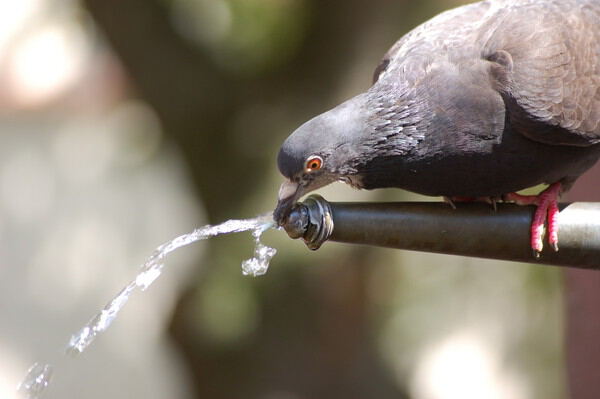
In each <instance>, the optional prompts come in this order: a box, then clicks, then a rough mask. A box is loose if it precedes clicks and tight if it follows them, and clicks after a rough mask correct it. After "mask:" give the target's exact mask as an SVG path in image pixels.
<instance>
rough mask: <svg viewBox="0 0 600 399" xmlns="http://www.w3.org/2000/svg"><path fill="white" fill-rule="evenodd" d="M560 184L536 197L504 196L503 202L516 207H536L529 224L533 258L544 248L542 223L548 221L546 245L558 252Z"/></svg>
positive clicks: (553, 185)
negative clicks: (513, 204) (510, 203)
mask: <svg viewBox="0 0 600 399" xmlns="http://www.w3.org/2000/svg"><path fill="white" fill-rule="evenodd" d="M560 190H561V184H560V183H554V184H551V185H550V186H549V187H548V188H547V189H545V190H544V191H542V192H541V193H539V194H538V195H521V194H517V193H509V194H506V195H505V196H504V200H505V201H513V202H514V203H516V204H518V205H537V209H536V210H535V214H534V215H533V220H532V222H531V248H532V249H533V251H534V255H535V257H536V258H537V257H539V256H540V252H542V249H543V248H544V244H543V241H542V239H543V237H544V223H545V222H546V220H548V244H550V246H552V248H553V249H554V250H555V251H558V197H559V195H560Z"/></svg>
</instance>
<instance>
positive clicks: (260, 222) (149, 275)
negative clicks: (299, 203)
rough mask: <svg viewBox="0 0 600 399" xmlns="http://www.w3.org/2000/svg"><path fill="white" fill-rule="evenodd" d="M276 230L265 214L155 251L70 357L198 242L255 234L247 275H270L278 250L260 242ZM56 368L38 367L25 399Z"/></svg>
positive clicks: (80, 336) (76, 341)
mask: <svg viewBox="0 0 600 399" xmlns="http://www.w3.org/2000/svg"><path fill="white" fill-rule="evenodd" d="M271 228H275V223H274V222H273V215H272V214H266V215H262V216H258V217H256V218H253V219H232V220H228V221H226V222H224V223H221V224H218V225H214V226H213V225H207V226H204V227H201V228H198V229H196V230H194V231H192V232H191V233H188V234H183V235H181V236H179V237H176V238H174V239H173V240H171V241H169V242H166V243H164V244H163V245H161V246H159V247H158V248H156V250H154V252H153V253H152V255H150V257H149V258H148V259H147V260H146V262H144V264H142V266H141V267H140V271H139V273H138V274H137V276H136V277H135V278H134V279H133V280H131V282H129V284H127V285H126V286H125V287H124V288H123V289H122V290H121V291H120V292H119V293H118V294H117V295H116V296H115V297H114V298H113V299H112V300H111V301H110V302H108V303H107V304H106V306H105V307H104V308H103V309H102V310H101V311H100V312H98V313H97V314H96V315H95V316H94V317H92V318H91V319H90V321H89V322H88V323H87V324H85V325H84V326H83V327H82V328H81V329H80V330H79V331H78V332H77V333H76V334H74V335H73V336H72V337H71V339H70V340H69V343H68V345H67V353H68V354H71V355H77V354H79V353H82V352H83V351H85V350H86V349H87V348H88V347H89V346H90V345H91V344H92V343H93V342H94V340H95V339H96V337H97V336H98V335H99V334H101V333H103V332H104V331H106V330H107V329H108V327H110V325H111V324H112V322H113V321H114V320H115V318H116V317H117V316H118V314H119V312H120V311H121V309H122V308H123V306H125V304H126V303H127V301H128V300H129V298H130V297H131V295H132V294H133V293H134V292H135V291H137V290H138V289H139V290H141V291H144V290H146V289H147V288H148V287H149V286H150V285H151V284H152V283H153V282H154V281H155V280H156V279H157V278H158V277H159V276H160V275H161V273H162V271H163V267H164V259H165V257H166V256H167V255H168V254H169V253H171V252H173V251H175V250H176V249H178V248H181V247H183V246H186V245H189V244H192V243H194V242H196V241H200V240H206V239H208V238H211V237H215V236H218V235H221V234H230V233H239V232H242V231H249V230H252V236H253V237H254V241H255V248H254V256H253V257H252V258H250V259H247V260H245V261H243V262H242V272H243V274H244V275H251V276H255V277H256V276H261V275H263V274H265V273H266V272H267V269H268V267H269V262H270V261H271V258H273V256H275V254H276V253H277V250H276V249H275V248H270V247H268V246H266V245H264V244H263V243H262V242H261V241H260V237H261V236H262V234H263V233H264V232H265V231H267V230H268V229H271ZM53 372H54V367H53V366H52V365H51V364H42V363H35V364H34V365H33V366H31V367H30V368H29V371H28V372H27V375H26V377H25V378H24V379H23V381H22V382H21V384H19V387H18V388H17V390H18V392H19V393H20V395H21V397H22V398H26V399H38V398H40V397H41V395H42V393H43V392H44V391H45V390H46V388H47V387H48V386H49V385H50V382H51V378H52V374H53Z"/></svg>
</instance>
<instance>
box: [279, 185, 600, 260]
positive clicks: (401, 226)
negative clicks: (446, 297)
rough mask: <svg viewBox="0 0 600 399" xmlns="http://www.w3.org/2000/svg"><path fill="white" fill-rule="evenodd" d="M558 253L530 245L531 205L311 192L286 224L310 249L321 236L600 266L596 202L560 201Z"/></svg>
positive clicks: (599, 221)
mask: <svg viewBox="0 0 600 399" xmlns="http://www.w3.org/2000/svg"><path fill="white" fill-rule="evenodd" d="M559 208H560V216H559V233H558V242H559V247H560V250H559V251H558V252H555V251H554V250H553V249H552V248H550V247H549V245H548V244H545V246H544V250H543V251H542V253H541V256H540V257H539V258H537V259H536V258H535V257H534V255H533V252H532V249H531V247H530V239H529V227H530V224H531V218H532V216H533V212H534V210H535V207H533V206H519V205H515V204H508V203H501V204H497V210H494V209H493V208H492V206H491V205H488V204H484V203H457V204H456V209H452V207H451V206H450V205H449V204H446V203H440V202H394V203H335V202H327V201H326V200H325V199H323V198H322V197H320V196H317V195H312V196H310V197H308V198H307V199H306V200H305V201H304V202H302V203H298V204H296V206H295V207H294V209H293V211H292V213H291V214H290V216H289V217H288V219H287V222H286V223H285V225H284V226H283V228H284V229H285V230H286V231H287V233H288V235H290V237H292V238H303V239H304V241H305V243H306V245H307V246H308V247H309V248H311V249H318V248H319V247H320V246H321V245H322V244H323V243H324V242H325V241H338V242H345V243H352V244H367V245H375V246H381V247H389V248H399V249H408V250H415V251H425V252H437V253H443V254H451V255H463V256H472V257H480V258H491V259H502V260H511V261H519V262H529V263H540V264H547V265H557V266H565V267H576V268H586V269H600V203H591V202H590V203H585V202H577V203H565V204H560V207H559Z"/></svg>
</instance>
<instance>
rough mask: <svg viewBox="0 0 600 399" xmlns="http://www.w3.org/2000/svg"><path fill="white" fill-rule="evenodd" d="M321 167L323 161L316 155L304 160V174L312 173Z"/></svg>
mask: <svg viewBox="0 0 600 399" xmlns="http://www.w3.org/2000/svg"><path fill="white" fill-rule="evenodd" d="M322 166H323V159H322V158H321V157H319V156H317V155H313V156H312V157H309V158H308V159H307V160H306V165H305V166H304V171H305V172H313V171H315V170H319V169H321V167H322Z"/></svg>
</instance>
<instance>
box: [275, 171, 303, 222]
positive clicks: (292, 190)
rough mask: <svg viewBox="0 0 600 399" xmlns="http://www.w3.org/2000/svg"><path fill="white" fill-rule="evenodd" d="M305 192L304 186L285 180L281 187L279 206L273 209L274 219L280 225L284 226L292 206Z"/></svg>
mask: <svg viewBox="0 0 600 399" xmlns="http://www.w3.org/2000/svg"><path fill="white" fill-rule="evenodd" d="M303 193H304V190H303V186H301V185H300V184H298V183H295V182H293V181H291V180H286V181H284V182H283V184H282V185H281V187H280V188H279V195H278V199H277V207H276V208H275V211H273V219H275V222H277V225H278V226H282V225H283V224H284V222H285V219H286V218H287V217H288V215H289V214H290V211H291V210H292V207H293V206H294V204H295V203H296V201H297V200H298V198H300V197H301V196H302V194H303Z"/></svg>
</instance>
